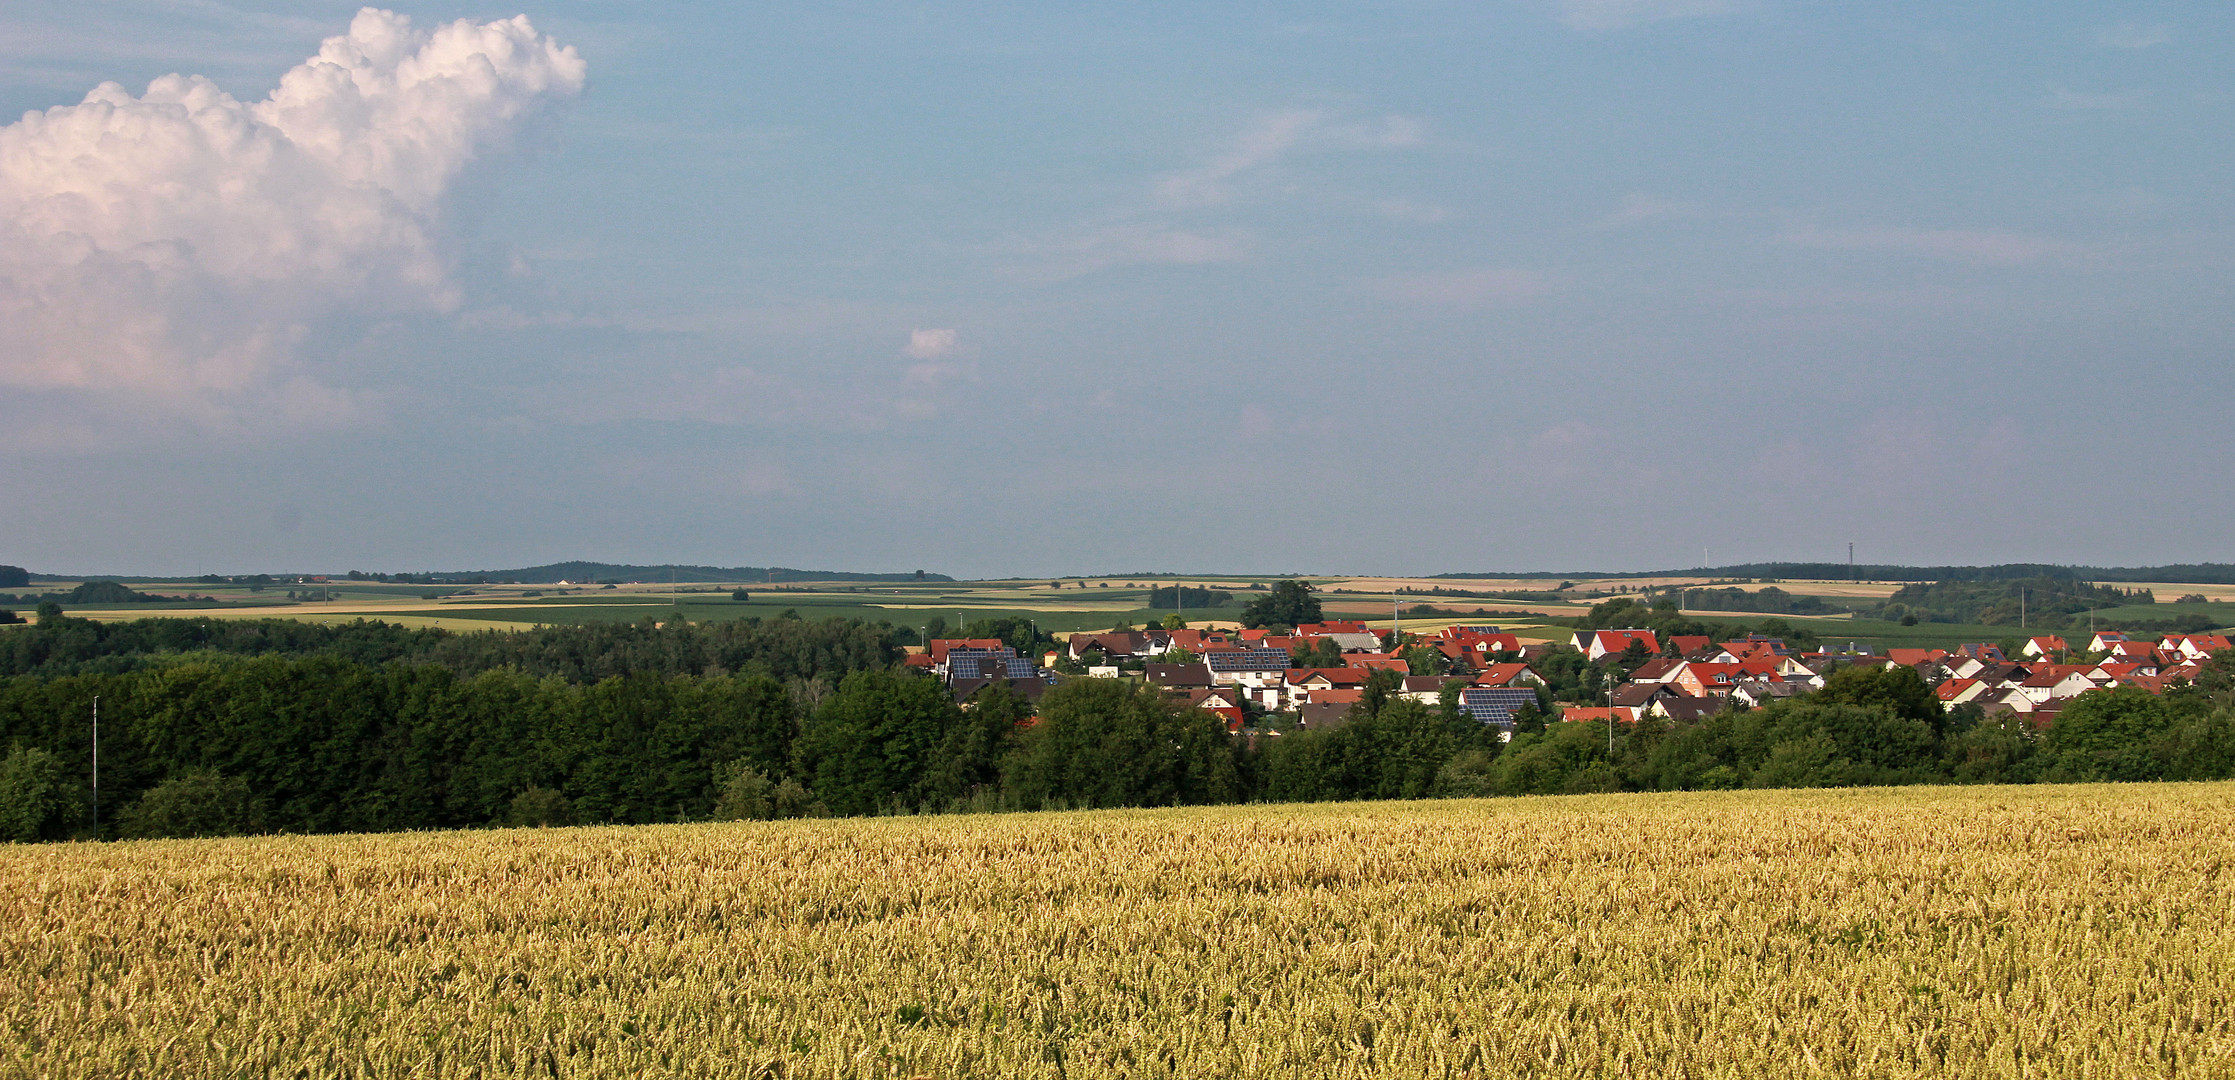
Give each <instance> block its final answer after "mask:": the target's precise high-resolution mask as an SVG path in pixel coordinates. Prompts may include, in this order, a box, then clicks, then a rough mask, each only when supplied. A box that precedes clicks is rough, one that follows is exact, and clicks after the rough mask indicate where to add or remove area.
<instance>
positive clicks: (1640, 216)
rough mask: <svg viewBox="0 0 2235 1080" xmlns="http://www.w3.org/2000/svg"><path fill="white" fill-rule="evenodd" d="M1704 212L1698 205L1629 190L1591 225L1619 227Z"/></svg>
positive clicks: (1699, 215) (1698, 215)
mask: <svg viewBox="0 0 2235 1080" xmlns="http://www.w3.org/2000/svg"><path fill="white" fill-rule="evenodd" d="M1705 213H1706V212H1705V211H1704V210H1702V209H1701V208H1700V207H1698V206H1695V205H1693V204H1691V203H1685V202H1677V201H1674V200H1671V199H1663V198H1659V197H1657V196H1653V195H1646V194H1643V193H1640V192H1631V193H1630V194H1628V195H1624V196H1623V197H1622V201H1621V203H1619V204H1618V205H1616V206H1615V208H1614V212H1613V213H1611V214H1608V215H1607V216H1605V217H1603V218H1600V219H1599V220H1597V221H1595V222H1593V223H1592V227H1593V228H1597V229H1621V228H1627V227H1629V226H1631V225H1642V224H1644V223H1646V222H1648V221H1664V220H1670V219H1675V218H1696V217H1702V216H1705Z"/></svg>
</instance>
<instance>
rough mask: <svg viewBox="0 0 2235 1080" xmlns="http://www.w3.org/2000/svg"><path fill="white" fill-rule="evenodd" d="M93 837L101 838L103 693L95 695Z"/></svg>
mask: <svg viewBox="0 0 2235 1080" xmlns="http://www.w3.org/2000/svg"><path fill="white" fill-rule="evenodd" d="M93 838H94V839H95V840H99V839H100V838H101V695H99V694H95V695H93Z"/></svg>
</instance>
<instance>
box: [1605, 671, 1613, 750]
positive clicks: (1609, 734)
mask: <svg viewBox="0 0 2235 1080" xmlns="http://www.w3.org/2000/svg"><path fill="white" fill-rule="evenodd" d="M1608 670H1610V671H1611V670H1612V667H1611V666H1610V667H1609V669H1608ZM1606 767H1607V768H1609V769H1611V768H1613V767H1614V676H1612V675H1608V676H1607V679H1606Z"/></svg>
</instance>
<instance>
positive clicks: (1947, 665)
mask: <svg viewBox="0 0 2235 1080" xmlns="http://www.w3.org/2000/svg"><path fill="white" fill-rule="evenodd" d="M1997 651H1999V650H1997ZM1985 670H1987V662H1986V661H1984V660H1981V659H1979V658H1978V657H1976V656H1972V655H1971V654H1969V653H1966V652H1963V651H1961V650H1958V651H1957V652H1955V653H1954V654H1953V655H1951V656H1949V657H1947V658H1946V659H1944V660H1942V661H1940V672H1941V676H1940V677H1941V678H1942V679H1968V678H1971V677H1972V676H1974V675H1977V674H1978V673H1980V672H1982V671H1985ZM1926 681H1927V682H1931V681H1933V680H1930V679H1928V680H1926Z"/></svg>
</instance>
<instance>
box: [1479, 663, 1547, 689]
mask: <svg viewBox="0 0 2235 1080" xmlns="http://www.w3.org/2000/svg"><path fill="white" fill-rule="evenodd" d="M1523 683H1530V684H1533V685H1536V686H1543V685H1544V677H1543V676H1541V675H1538V674H1537V673H1536V672H1535V671H1532V670H1530V668H1529V665H1527V664H1492V665H1490V666H1489V667H1486V668H1483V669H1482V671H1481V673H1480V674H1477V675H1476V676H1475V677H1474V684H1475V685H1476V686H1519V685H1521V684H1523Z"/></svg>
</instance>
